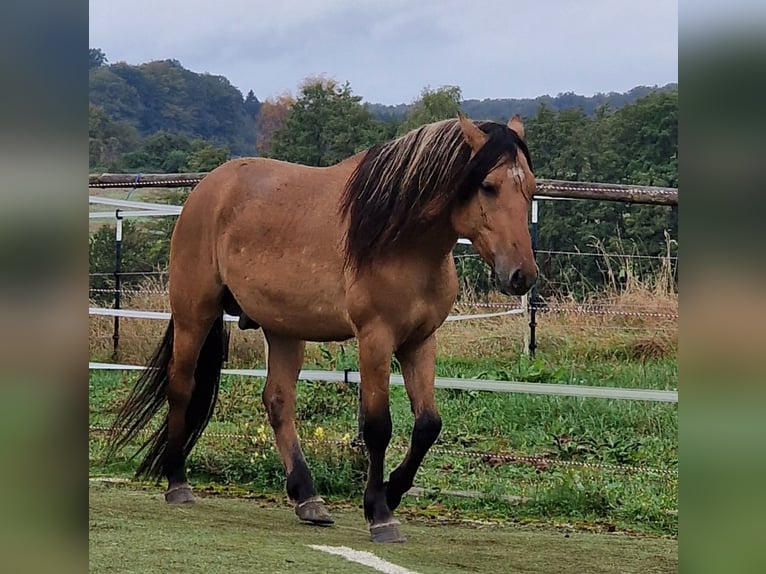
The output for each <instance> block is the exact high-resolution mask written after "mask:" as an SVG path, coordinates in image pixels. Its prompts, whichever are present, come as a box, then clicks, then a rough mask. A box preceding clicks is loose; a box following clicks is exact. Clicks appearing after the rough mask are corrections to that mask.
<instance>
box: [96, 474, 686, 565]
mask: <svg viewBox="0 0 766 574" xmlns="http://www.w3.org/2000/svg"><path fill="white" fill-rule="evenodd" d="M332 511H333V513H334V516H335V518H336V521H337V522H336V524H335V525H334V526H333V527H331V528H315V527H309V526H304V525H301V524H299V521H298V520H297V519H296V517H295V516H294V515H293V513H292V511H291V509H290V508H289V507H287V506H286V505H284V504H280V503H275V502H273V501H263V500H258V499H251V500H242V499H230V498H222V497H204V498H201V499H199V501H198V503H197V504H196V505H194V506H191V507H181V508H179V507H168V506H167V505H165V504H164V503H163V502H162V499H161V496H160V494H159V491H158V490H149V491H146V490H137V489H135V488H125V487H113V486H108V485H99V484H91V486H90V505H89V539H90V545H89V547H90V557H89V558H90V568H89V570H90V572H92V573H94V574H100V573H109V572H120V573H121V574H122V573H131V572H184V573H194V572H200V573H202V572H204V573H206V574H215V573H217V572H226V573H232V574H236V573H239V572H243V573H244V572H247V573H251V572H269V573H282V572H301V573H312V572H315V573H324V572H336V573H339V574H344V573H351V572H367V571H369V572H372V570H369V569H367V568H365V567H363V566H359V565H356V564H352V563H350V562H346V561H345V560H343V559H341V558H340V557H336V556H331V555H328V554H324V553H322V552H318V551H315V550H313V549H311V548H309V546H308V545H310V544H317V545H326V546H347V547H351V548H353V549H354V550H362V551H368V552H373V553H374V554H375V555H377V556H378V557H380V558H382V559H384V560H388V561H389V562H392V563H394V564H397V565H399V566H401V567H404V568H408V569H410V570H412V571H414V572H418V573H420V574H450V573H454V572H477V573H480V572H498V571H502V572H535V573H550V574H563V573H567V572H589V573H593V574H598V573H606V572H621V573H624V574H632V573H640V574H653V573H666V572H675V571H676V570H677V567H678V559H677V552H678V550H677V541H675V540H671V539H664V538H643V537H629V536H624V535H614V534H612V535H606V534H592V533H582V532H574V531H572V530H571V529H566V528H559V529H538V528H529V527H527V528H521V527H518V526H515V527H508V526H498V525H482V526H477V525H473V526H469V525H465V524H463V525H459V524H448V523H447V524H445V523H433V522H427V521H424V520H419V519H412V518H410V519H405V520H404V522H403V530H404V533H405V535H406V536H407V537H408V543H407V544H404V545H373V544H372V543H371V542H369V539H368V532H367V529H366V527H365V524H364V522H363V520H362V518H361V515H360V513H359V512H358V511H357V510H355V509H354V510H352V509H348V508H346V507H343V506H337V505H334V506H333V507H332Z"/></svg>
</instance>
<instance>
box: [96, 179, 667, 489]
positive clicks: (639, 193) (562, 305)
mask: <svg viewBox="0 0 766 574" xmlns="http://www.w3.org/2000/svg"><path fill="white" fill-rule="evenodd" d="M204 175H205V174H169V175H167V176H161V177H159V178H157V177H148V176H142V175H141V174H138V175H115V174H104V175H101V176H91V178H90V187H95V188H114V187H122V188H139V187H180V186H189V187H192V186H193V185H195V184H196V183H198V182H199V181H200V180H201V179H202V177H204ZM131 178H132V179H131ZM538 192H541V193H542V192H545V193H546V194H550V195H546V196H545V199H567V198H571V197H570V196H572V195H574V196H575V198H576V199H605V200H608V201H630V202H638V203H648V204H655V205H677V203H678V196H677V190H671V189H666V188H656V189H653V188H645V187H644V188H641V187H638V186H610V185H608V184H579V183H574V182H555V181H548V180H542V181H541V182H539V184H538ZM605 193H606V194H608V195H604V194H605ZM567 194H568V195H567ZM539 200H542V196H538V201H539ZM91 203H94V204H97V205H109V206H112V207H118V209H117V210H116V211H115V212H114V213H110V212H105V211H104V212H95V213H91V217H92V218H93V219H106V218H108V217H109V216H111V218H112V219H114V220H115V222H116V224H117V226H118V229H119V228H120V227H119V226H120V225H121V221H122V218H123V217H168V216H173V215H177V214H178V213H180V211H181V208H180V207H177V206H169V205H163V204H152V203H145V202H131V201H126V200H110V199H108V198H99V199H97V200H95V201H93V196H92V197H91ZM536 212H537V209H536V207H535V209H534V213H535V215H533V217H534V219H533V226H536V225H537V221H536ZM117 233H118V235H119V233H120V231H118V232H117ZM461 243H462V244H465V243H467V242H466V241H461ZM535 252H536V254H537V255H538V256H544V257H548V258H551V257H566V258H573V257H587V258H594V259H599V258H600V259H602V260H603V259H615V260H622V261H632V260H635V261H647V262H658V263H663V262H664V263H665V264H669V265H673V266H675V265H677V262H678V256H677V255H671V254H666V255H650V254H641V253H604V252H597V251H593V252H582V251H570V250H553V249H541V248H540V247H539V246H537V245H536V246H535ZM454 257H455V260H456V262H458V263H460V262H461V261H465V262H473V261H476V260H477V259H478V258H479V255H478V254H477V253H455V254H454ZM89 275H90V277H91V278H100V279H107V280H113V281H114V283H112V284H109V285H108V286H106V287H104V286H101V287H90V289H89V295H90V296H91V298H92V299H93V298H94V297H95V298H99V297H100V298H101V299H102V300H107V299H108V298H109V297H112V298H113V307H114V308H113V309H108V308H106V307H98V306H92V307H91V308H90V309H89V313H90V315H91V316H97V315H100V316H102V317H103V318H104V319H113V320H114V327H113V329H114V330H113V332H112V333H111V334H106V333H104V334H92V335H91V340H92V341H98V340H101V341H108V340H112V341H113V342H114V345H115V350H116V349H117V345H118V344H119V340H120V338H123V339H125V338H128V337H129V336H130V335H127V334H120V333H119V320H120V318H124V319H129V320H139V321H140V320H146V319H149V320H153V319H161V320H167V318H168V317H169V315H168V312H167V311H168V309H167V304H166V300H167V295H168V289H167V288H166V285H167V277H168V276H167V272H166V271H163V270H158V269H151V270H150V269H147V270H145V271H137V270H129V271H122V270H121V269H120V266H119V263H117V265H116V268H115V271H113V272H103V271H98V272H93V273H90V274H89ZM120 278H123V279H125V278H130V279H131V280H135V279H137V278H146V279H150V280H151V281H152V282H153V284H155V285H157V284H158V285H161V287H160V288H151V287H143V286H139V287H136V286H132V285H135V283H134V282H131V286H123V285H121V284H120ZM146 296H152V297H155V298H156V300H158V301H163V300H164V301H165V304H164V305H162V308H163V310H154V311H148V310H146V309H140V308H127V309H126V308H124V304H125V303H129V304H130V303H132V301H134V300H140V301H141V302H143V301H144V300H145V297H146ZM123 297H125V299H123ZM482 309H485V310H486V311H485V312H478V311H481V310H482ZM546 315H559V316H566V317H570V318H576V317H590V318H591V319H593V320H597V321H596V322H595V323H594V322H582V323H579V324H572V325H570V328H572V329H578V330H593V331H601V332H627V333H636V332H646V333H649V334H654V335H656V334H658V333H659V334H663V333H664V334H676V333H677V319H678V310H677V302H675V301H671V302H670V303H669V304H668V305H666V306H665V307H664V308H662V309H659V310H658V309H657V306H656V305H655V304H653V303H648V302H631V301H589V302H582V301H581V302H577V301H574V300H565V301H560V300H545V299H543V298H542V297H539V296H537V294H536V293H532V294H531V296H530V297H527V298H525V299H523V300H516V301H513V300H512V301H507V302H498V301H490V300H486V299H485V300H480V299H477V298H474V299H473V300H466V299H465V298H463V297H461V298H460V299H459V301H458V304H457V305H456V306H455V308H454V309H453V313H452V314H451V315H450V318H449V319H448V320H449V321H480V320H494V321H515V322H516V321H523V322H524V323H525V324H528V325H529V327H530V335H529V336H530V344H529V346H528V347H527V350H528V352H530V354H534V352H535V349H536V348H537V343H536V335H537V334H538V331H537V327H540V328H542V329H544V328H545V320H543V319H541V318H542V317H544V316H546ZM227 319H228V320H230V321H235V320H236V319H237V318H236V317H227ZM618 319H619V320H620V321H622V322H620V323H610V322H609V321H613V320H618ZM102 320H103V319H102ZM538 321H539V322H540V323H538ZM626 321H627V322H626ZM636 322H638V323H636ZM641 322H645V324H644V323H641ZM90 368H91V369H98V370H100V369H115V370H136V369H140V368H142V367H140V366H138V365H124V364H112V365H109V364H104V363H91V364H90ZM224 372H228V373H230V374H237V375H240V376H259V377H262V376H265V374H266V373H265V371H263V370H257V369H227V370H225V371H224ZM302 375H303V377H302V378H305V379H307V380H325V381H328V380H329V381H337V382H343V383H345V384H357V383H358V381H359V374H358V373H357V372H351V371H348V370H346V371H337V372H333V371H323V372H319V371H315V372H310V373H307V372H302ZM391 382H392V384H402V380H401V377H397V376H396V375H394V376H392V380H391ZM436 386H437V387H442V388H452V389H463V390H474V391H476V390H478V391H483V392H512V393H537V394H546V395H560V396H570V397H572V396H574V397H582V398H607V399H622V400H642V401H660V402H665V403H671V404H674V403H677V401H678V393H677V391H672V390H671V391H653V390H642V389H616V388H609V387H588V386H585V385H554V384H550V383H529V382H523V381H518V382H516V381H492V380H481V379H446V378H437V380H436ZM106 430H107V429H106V428H104V427H99V426H91V427H90V432H91V433H95V434H102V433H104V432H106ZM206 434H208V435H209V436H211V437H217V438H226V439H231V440H237V441H243V442H250V441H251V440H252V436H250V435H245V434H238V433H231V434H227V433H210V432H209V433H206ZM303 442H305V443H307V444H311V443H317V444H327V445H329V444H332V445H335V446H339V447H344V448H361V445H360V443H359V441H358V440H350V441H348V440H333V439H322V440H318V439H311V438H306V439H304V440H303ZM392 448H394V449H406V447H404V446H402V445H395V444H392ZM431 452H433V453H435V454H444V455H448V456H456V457H464V458H472V459H479V460H483V461H485V462H500V463H508V464H520V465H532V466H535V467H537V468H540V467H547V466H562V467H573V468H589V469H596V470H602V471H609V472H623V473H637V474H647V475H654V476H659V477H663V478H666V479H670V480H676V479H677V470H676V469H675V468H655V467H649V466H641V465H638V466H635V465H626V464H607V463H602V462H592V461H577V460H563V459H560V458H556V457H551V456H541V455H531V454H518V453H508V452H488V451H472V450H465V449H450V448H442V447H439V446H435V447H434V448H433V449H432V450H431Z"/></svg>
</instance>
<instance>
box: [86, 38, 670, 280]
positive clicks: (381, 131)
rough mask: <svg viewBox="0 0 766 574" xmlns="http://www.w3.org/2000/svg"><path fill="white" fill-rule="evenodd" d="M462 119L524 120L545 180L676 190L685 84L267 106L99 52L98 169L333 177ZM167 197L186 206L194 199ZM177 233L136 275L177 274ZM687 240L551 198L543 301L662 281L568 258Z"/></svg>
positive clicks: (312, 84)
mask: <svg viewBox="0 0 766 574" xmlns="http://www.w3.org/2000/svg"><path fill="white" fill-rule="evenodd" d="M458 111H462V112H463V113H465V114H467V115H468V117H470V118H472V119H493V120H496V121H505V120H507V119H508V117H510V116H511V115H513V114H514V113H520V114H521V115H522V118H523V120H524V123H525V126H526V132H527V135H526V139H527V143H528V145H529V148H530V151H531V156H532V159H533V163H534V172H535V175H536V176H537V177H538V178H551V179H564V180H578V181H600V182H610V183H626V184H640V185H658V186H671V187H677V186H678V87H677V85H669V86H663V87H661V88H650V87H636V88H634V89H633V90H631V91H629V92H627V93H624V94H599V95H596V96H592V97H584V96H577V95H575V94H560V95H558V96H555V97H554V96H542V97H540V98H536V99H534V100H514V99H502V100H482V101H478V100H464V99H463V98H462V90H461V88H460V87H459V86H442V87H439V88H434V89H432V88H429V87H426V88H423V89H422V91H421V93H420V94H419V95H418V96H417V97H416V98H415V99H414V101H413V102H410V103H407V104H402V105H400V106H381V105H376V104H371V103H367V102H364V101H363V98H362V96H361V95H358V94H355V93H354V91H353V89H352V87H351V85H350V84H349V83H348V82H345V83H343V82H339V81H336V80H334V79H330V78H326V77H314V78H306V79H305V80H303V82H302V83H301V84H300V85H299V86H298V87H297V89H296V90H295V92H294V93H291V92H288V91H286V92H285V93H284V94H282V95H281V96H279V97H275V98H266V99H264V100H263V101H260V100H258V98H257V97H256V96H255V94H254V93H253V91H250V92H249V93H248V94H247V95H245V96H243V95H242V93H241V92H239V90H238V89H237V88H235V87H234V86H232V85H231V84H230V83H229V81H228V80H227V79H226V78H224V77H221V76H212V75H209V74H197V73H195V72H191V71H189V70H186V69H184V68H183V66H181V64H180V63H179V62H176V61H173V60H168V61H161V62H150V63H146V64H141V65H138V66H131V65H128V64H125V63H116V64H109V63H108V60H107V57H106V54H104V53H103V52H102V51H101V50H99V49H91V50H90V113H89V147H90V157H89V163H90V165H89V167H90V171H91V172H105V171H109V172H126V173H133V172H142V173H147V172H157V173H162V172H166V173H172V172H183V171H208V170H211V169H214V168H215V167H216V166H217V165H220V164H221V163H223V162H224V161H226V160H227V159H229V158H232V157H239V156H254V155H260V156H265V157H273V158H277V159H282V160H286V161H292V162H296V163H302V164H306V165H314V166H326V165H331V164H333V163H336V162H338V161H341V160H343V159H345V158H346V157H348V156H350V155H352V154H354V153H356V152H358V151H361V150H363V149H366V148H368V147H370V146H372V145H374V144H376V143H380V142H383V141H386V140H388V139H391V138H394V137H396V136H397V135H400V134H403V133H405V132H407V131H409V130H411V129H414V128H416V127H418V126H420V125H423V124H425V123H429V122H433V121H438V120H441V119H445V118H451V117H455V116H456V114H457V113H458ZM168 198H169V199H168V200H174V201H178V202H180V201H183V198H184V193H178V192H175V193H172V194H169V195H168ZM153 225H154V227H153ZM171 228H172V226H169V225H167V224H158V223H157V224H146V225H142V226H132V227H131V228H130V229H129V231H128V235H127V240H128V242H131V241H135V245H134V248H135V251H134V258H135V262H134V264H133V265H134V266H136V267H137V268H136V269H135V270H136V271H138V270H143V269H147V268H150V267H151V268H154V267H162V266H163V265H164V264H165V263H166V260H167V249H166V247H162V246H161V243H160V242H161V240H163V239H164V238H165V236H166V235H167V234H168V233H169V232H170V229H171ZM677 229H678V216H677V208H668V207H657V206H641V205H629V204H615V203H609V202H594V201H588V202H584V201H571V202H566V201H556V202H553V201H544V202H542V204H541V208H540V248H541V249H542V250H543V251H545V253H541V255H540V259H539V264H540V266H541V271H542V273H543V276H544V278H545V280H546V281H545V282H544V284H543V291H544V292H545V291H546V290H547V291H548V292H556V293H561V292H567V293H575V294H577V293H580V294H581V293H584V292H587V291H589V290H591V289H593V288H594V286H598V285H601V284H603V282H604V279H605V274H608V273H612V274H615V273H616V275H617V277H616V278H615V277H612V280H613V281H614V280H616V281H620V280H626V279H627V278H628V277H630V276H640V275H642V274H651V273H654V272H655V271H656V265H653V264H652V263H651V262H649V263H646V264H644V263H641V265H636V264H631V265H633V267H632V268H629V267H628V266H627V263H624V262H623V263H624V264H623V263H621V264H620V265H619V266H618V268H617V270H616V271H615V270H614V269H605V267H604V258H603V257H601V258H598V257H577V258H572V257H568V256H563V255H561V254H560V253H558V252H588V253H592V252H597V253H601V254H603V253H604V252H608V253H622V254H643V255H657V256H667V255H671V256H674V255H676V254H677V241H676V240H677ZM109 233H110V232H109V230H108V228H104V229H102V230H100V231H98V232H96V233H94V234H92V235H91V271H97V270H101V269H100V268H101V267H104V266H106V267H107V269H106V270H108V265H109V261H108V260H109V257H108V253H109V251H108V250H109V249H110V248H111V247H110V246H109V241H110V240H109V237H110V235H109ZM132 236H134V238H133V239H132V240H131V239H130V237H132ZM165 243H167V242H166V241H165ZM127 250H128V249H127V248H126V251H127ZM551 252H553V253H551ZM649 261H650V260H649ZM464 264H465V265H467V266H468V267H467V268H465V269H463V272H464V273H469V274H471V275H474V276H475V277H476V281H477V288H478V289H479V290H482V289H486V288H488V283H487V282H488V281H489V277H485V275H486V269H484V268H483V267H482V266H481V264H479V262H478V261H475V260H471V259H466V260H464ZM94 266H95V267H96V268H98V269H94ZM130 266H131V263H130V262H128V264H127V267H130ZM139 268H140V269H139ZM126 270H127V269H126Z"/></svg>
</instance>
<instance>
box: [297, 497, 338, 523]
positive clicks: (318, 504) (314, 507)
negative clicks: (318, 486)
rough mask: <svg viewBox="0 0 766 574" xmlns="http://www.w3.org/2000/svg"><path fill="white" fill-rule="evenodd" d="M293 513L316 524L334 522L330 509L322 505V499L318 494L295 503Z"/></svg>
mask: <svg viewBox="0 0 766 574" xmlns="http://www.w3.org/2000/svg"><path fill="white" fill-rule="evenodd" d="M295 514H297V515H298V518H300V519H301V520H303V521H305V522H310V523H311V524H316V525H318V526H327V525H329V524H332V523H334V522H335V520H333V517H332V516H331V515H330V511H329V510H327V507H326V506H325V505H324V500H322V498H321V497H319V496H312V497H311V498H308V499H306V500H304V501H303V502H300V503H298V504H296V505H295Z"/></svg>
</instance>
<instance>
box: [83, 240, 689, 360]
mask: <svg viewBox="0 0 766 574" xmlns="http://www.w3.org/2000/svg"><path fill="white" fill-rule="evenodd" d="M669 253H670V247H668V257H667V258H666V259H665V260H663V262H662V264H661V265H660V269H659V271H658V272H657V273H655V274H654V275H652V276H650V277H649V278H648V279H641V278H639V277H638V276H637V275H636V274H635V273H634V272H633V271H632V267H631V265H630V264H629V260H626V259H625V258H616V257H611V256H610V255H609V254H607V253H606V252H604V263H605V266H606V273H605V275H606V279H607V280H606V283H605V287H604V288H602V289H601V290H600V291H597V292H594V293H593V294H592V295H591V296H589V297H588V298H587V299H586V300H585V301H582V300H575V298H574V297H571V296H567V295H560V296H554V297H549V298H547V299H545V300H544V301H542V304H541V309H540V310H539V311H538V312H537V314H536V322H537V348H538V353H541V354H545V355H546V356H558V355H565V356H569V357H572V356H575V357H580V358H584V359H588V358H597V357H615V356H617V357H623V358H625V359H628V360H631V359H645V358H656V357H673V356H675V354H676V352H677V348H678V320H677V314H678V293H677V291H676V288H675V281H674V275H675V273H674V271H675V269H674V263H673V260H672V259H671V258H670V257H669ZM626 261H627V263H626ZM618 277H619V278H620V280H619V281H618V280H617V278H618ZM166 291H167V284H166V283H165V282H164V280H163V279H161V278H160V279H158V278H149V279H147V280H146V281H145V282H144V283H143V285H142V288H141V289H140V290H139V292H136V293H127V294H125V296H124V297H123V308H124V309H138V310H150V311H168V310H169V309H168V298H167V295H166V294H165V293H166ZM487 302H489V303H491V304H494V305H496V306H495V307H487V306H486V303H487ZM497 305H500V306H502V305H508V307H514V306H518V305H519V301H518V299H516V300H514V301H509V299H508V298H507V297H505V296H503V295H501V294H499V293H493V294H491V295H490V297H489V298H488V301H487V300H484V301H477V300H476V298H472V297H471V296H470V293H466V292H464V293H461V297H460V299H459V303H458V305H456V307H455V309H454V310H453V314H457V315H459V314H471V313H492V312H497V311H499V310H502V307H497ZM165 328H166V323H165V322H164V321H158V320H149V319H132V318H122V319H121V320H120V341H119V349H118V352H117V354H116V356H114V355H113V353H112V344H113V343H112V334H113V319H112V318H111V317H101V316H92V317H90V341H89V343H90V357H91V360H103V361H111V360H117V361H119V362H123V363H130V364H144V363H145V362H146V361H147V360H148V358H149V357H150V356H151V354H152V352H153V350H154V347H155V345H157V344H158V342H159V341H160V339H161V338H162V334H163V332H164V330H165ZM528 333H529V316H528V315H527V314H524V315H510V316H505V317H498V318H488V319H481V320H470V321H455V322H447V323H445V324H444V325H443V326H442V327H441V328H440V329H439V331H438V334H437V338H438V341H439V353H440V355H442V356H449V357H460V358H464V359H467V360H470V359H481V358H488V357H494V358H498V359H502V358H511V357H517V356H518V355H519V354H521V353H522V352H524V349H525V346H526V344H527V337H528ZM342 345H343V348H344V349H345V350H353V348H354V343H353V342H351V343H343V344H341V343H325V344H322V345H319V344H315V343H309V344H308V346H307V351H306V360H305V364H307V365H318V364H328V360H329V361H330V363H332V357H335V356H337V354H338V352H339V351H340V350H341V346H342ZM328 357H329V359H328ZM264 360H265V352H264V340H263V336H262V333H261V331H260V330H258V331H252V330H248V331H240V330H239V329H238V328H237V327H236V326H232V329H231V339H230V347H229V362H228V365H229V366H230V367H255V366H263V364H264ZM330 366H332V364H330Z"/></svg>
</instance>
